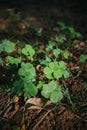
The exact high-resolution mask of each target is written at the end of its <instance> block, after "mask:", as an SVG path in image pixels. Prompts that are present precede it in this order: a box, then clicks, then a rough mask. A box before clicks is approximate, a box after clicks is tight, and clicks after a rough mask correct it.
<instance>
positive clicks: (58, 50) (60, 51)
mask: <svg viewBox="0 0 87 130" xmlns="http://www.w3.org/2000/svg"><path fill="white" fill-rule="evenodd" d="M61 53H62V50H61V49H58V48H57V49H53V54H54V55H55V56H56V57H57V56H59V55H60V54H61Z"/></svg>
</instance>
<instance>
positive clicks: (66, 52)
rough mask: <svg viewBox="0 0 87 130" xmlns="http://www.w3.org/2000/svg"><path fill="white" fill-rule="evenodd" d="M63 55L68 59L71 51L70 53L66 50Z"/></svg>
mask: <svg viewBox="0 0 87 130" xmlns="http://www.w3.org/2000/svg"><path fill="white" fill-rule="evenodd" d="M63 55H64V58H65V59H68V58H69V55H70V53H69V52H68V51H65V52H64V53H63Z"/></svg>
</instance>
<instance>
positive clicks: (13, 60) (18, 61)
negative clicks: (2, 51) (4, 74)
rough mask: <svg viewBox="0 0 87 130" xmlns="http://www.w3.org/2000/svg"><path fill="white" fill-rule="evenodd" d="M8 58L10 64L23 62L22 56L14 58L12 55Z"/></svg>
mask: <svg viewBox="0 0 87 130" xmlns="http://www.w3.org/2000/svg"><path fill="white" fill-rule="evenodd" d="M6 60H7V61H8V62H9V63H10V64H15V65H18V64H19V63H21V59H20V58H14V57H12V56H7V57H6Z"/></svg>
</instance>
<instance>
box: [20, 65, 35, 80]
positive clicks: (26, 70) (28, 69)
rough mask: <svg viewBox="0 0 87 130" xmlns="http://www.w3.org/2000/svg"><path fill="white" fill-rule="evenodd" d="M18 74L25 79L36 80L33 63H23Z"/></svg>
mask: <svg viewBox="0 0 87 130" xmlns="http://www.w3.org/2000/svg"><path fill="white" fill-rule="evenodd" d="M18 74H19V75H20V76H21V78H23V79H25V78H26V79H28V80H34V79H35V78H34V77H35V75H36V71H35V68H34V67H33V65H32V64H31V63H22V64H21V68H20V69H19V70H18Z"/></svg>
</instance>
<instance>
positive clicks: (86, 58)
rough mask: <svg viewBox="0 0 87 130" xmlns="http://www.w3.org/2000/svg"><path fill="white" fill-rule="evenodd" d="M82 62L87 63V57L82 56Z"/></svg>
mask: <svg viewBox="0 0 87 130" xmlns="http://www.w3.org/2000/svg"><path fill="white" fill-rule="evenodd" d="M80 61H81V62H86V61H87V55H84V54H82V55H81V56H80Z"/></svg>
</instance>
